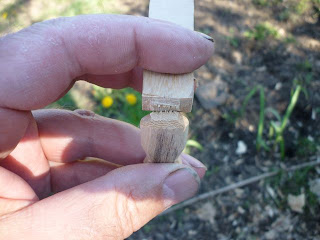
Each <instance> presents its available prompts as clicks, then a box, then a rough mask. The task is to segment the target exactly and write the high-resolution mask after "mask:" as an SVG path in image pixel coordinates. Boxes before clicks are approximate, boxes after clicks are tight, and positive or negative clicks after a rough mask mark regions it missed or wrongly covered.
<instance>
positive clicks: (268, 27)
mask: <svg viewBox="0 0 320 240" xmlns="http://www.w3.org/2000/svg"><path fill="white" fill-rule="evenodd" d="M244 37H246V38H248V39H254V40H256V41H264V40H266V39H267V38H273V39H279V38H280V34H279V32H278V30H277V28H276V27H274V26H273V25H272V24H271V23H269V22H264V23H258V24H257V25H256V26H255V27H254V28H253V29H251V30H249V31H245V32H244Z"/></svg>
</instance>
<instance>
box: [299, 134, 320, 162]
mask: <svg viewBox="0 0 320 240" xmlns="http://www.w3.org/2000/svg"><path fill="white" fill-rule="evenodd" d="M297 145H298V149H297V156H298V157H305V156H310V155H313V154H315V153H316V152H317V143H316V142H315V141H312V140H310V139H309V138H306V137H301V138H299V140H298V144H297Z"/></svg>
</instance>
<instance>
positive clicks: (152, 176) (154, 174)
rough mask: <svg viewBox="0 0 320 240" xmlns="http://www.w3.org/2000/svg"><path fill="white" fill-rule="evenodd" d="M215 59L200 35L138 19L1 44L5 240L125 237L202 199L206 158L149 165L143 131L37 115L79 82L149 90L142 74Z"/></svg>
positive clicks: (58, 113)
mask: <svg viewBox="0 0 320 240" xmlns="http://www.w3.org/2000/svg"><path fill="white" fill-rule="evenodd" d="M212 52H213V45H212V42H210V41H208V40H206V39H205V38H203V37H202V36H201V35H200V34H197V33H195V32H192V31H189V30H186V29H183V28H181V27H178V26H176V25H173V24H170V23H167V22H162V21H156V20H151V19H148V18H142V17H131V16H111V15H91V16H90V15H88V16H78V17H73V18H60V19H57V20H51V21H47V22H43V23H38V24H35V25H33V26H31V27H29V28H27V29H24V30H22V31H20V32H18V33H15V34H10V35H7V36H5V37H3V38H0V76H1V77H0V236H1V239H7V240H8V239H25V240H28V239H32V240H37V239H47V240H50V239H86V240H90V239H95V240H97V239H122V238H125V237H128V236H129V235H130V234H131V233H132V232H133V231H136V230H138V229H139V228H141V227H142V226H143V225H144V224H146V223H147V222H148V221H150V220H151V219H152V218H154V217H155V216H156V215H158V214H159V213H161V212H162V211H163V210H165V209H166V208H168V207H170V206H172V205H173V204H176V203H178V202H180V201H183V200H185V199H187V198H189V197H191V196H192V195H193V194H195V193H196V191H197V189H198V184H199V177H200V178H202V177H203V175H204V173H205V167H204V165H203V164H201V163H200V162H199V161H198V160H195V159H194V158H192V157H190V156H187V155H183V163H184V164H140V163H142V162H143V159H144V157H145V153H144V151H143V149H142V147H141V145H140V135H139V130H138V129H137V128H135V127H133V126H131V125H129V124H126V123H123V122H119V121H116V120H112V119H106V118H103V117H100V116H97V115H95V114H94V113H92V112H90V111H86V110H77V111H74V112H71V111H66V110H36V109H40V108H43V107H45V106H47V105H48V104H50V103H52V102H54V101H55V100H57V99H59V98H60V97H61V96H63V95H64V94H65V93H66V92H67V91H68V90H69V89H70V88H71V87H72V85H73V84H74V83H75V81H76V80H79V79H84V80H86V81H88V82H90V83H93V84H96V85H100V86H102V87H109V88H123V87H133V88H135V89H137V90H141V86H142V69H143V68H144V69H148V70H152V71H156V72H166V73H186V72H191V71H193V70H195V69H197V68H198V67H200V66H201V65H203V64H204V63H205V62H206V61H207V60H208V59H209V57H210V56H211V54H212ZM31 110H35V111H32V112H31ZM86 157H95V158H99V159H104V161H103V160H90V161H80V160H79V159H84V158H86ZM119 166H121V167H119ZM52 193H56V194H54V195H52Z"/></svg>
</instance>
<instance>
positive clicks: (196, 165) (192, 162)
mask: <svg viewBox="0 0 320 240" xmlns="http://www.w3.org/2000/svg"><path fill="white" fill-rule="evenodd" d="M181 158H182V162H183V163H185V164H187V165H189V166H191V167H194V168H204V169H205V170H207V167H206V166H205V165H204V164H203V163H202V162H200V161H199V160H197V159H195V158H194V157H192V156H190V155H188V154H182V155H181Z"/></svg>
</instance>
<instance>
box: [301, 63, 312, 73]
mask: <svg viewBox="0 0 320 240" xmlns="http://www.w3.org/2000/svg"><path fill="white" fill-rule="evenodd" d="M297 67H298V69H299V70H300V71H303V72H312V63H310V62H309V60H305V61H303V62H301V63H298V64H297Z"/></svg>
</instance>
